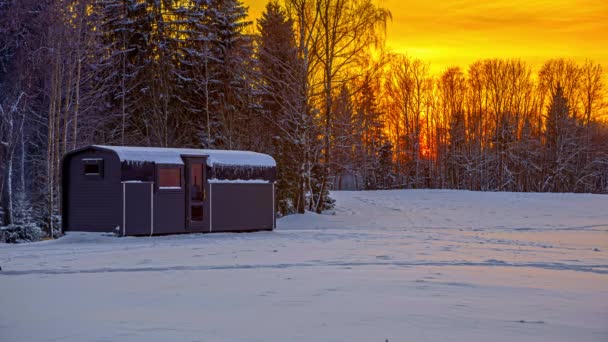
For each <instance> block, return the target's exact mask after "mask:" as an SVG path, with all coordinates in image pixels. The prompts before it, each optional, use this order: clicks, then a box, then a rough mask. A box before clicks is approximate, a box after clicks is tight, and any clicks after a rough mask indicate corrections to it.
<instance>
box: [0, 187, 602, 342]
mask: <svg viewBox="0 0 608 342" xmlns="http://www.w3.org/2000/svg"><path fill="white" fill-rule="evenodd" d="M332 195H333V196H334V197H335V198H336V200H337V208H336V210H335V215H315V214H306V215H296V216H290V217H286V218H283V219H281V220H279V221H278V229H277V230H276V231H275V232H262V233H252V234H207V235H182V236H166V237H153V238H115V237H111V236H104V235H96V234H84V233H73V234H69V235H68V236H66V237H63V238H61V239H58V240H56V241H49V242H42V243H36V244H24V245H17V246H13V245H10V246H9V245H1V246H0V266H2V269H3V271H2V272H0V341H3V342H4V341H6V342H8V341H126V340H128V341H370V342H371V341H379V342H384V341H385V340H387V339H388V340H389V341H391V342H392V341H467V342H468V341H509V342H512V341H517V342H521V341H552V342H553V341H577V342H583V341H603V342H606V341H608V196H600V195H574V194H519V193H515V194H513V193H478V192H462V191H429V190H420V191H378V192H336V193H333V194H332Z"/></svg>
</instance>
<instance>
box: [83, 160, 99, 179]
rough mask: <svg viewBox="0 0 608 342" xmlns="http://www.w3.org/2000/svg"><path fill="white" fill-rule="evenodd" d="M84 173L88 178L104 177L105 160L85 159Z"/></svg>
mask: <svg viewBox="0 0 608 342" xmlns="http://www.w3.org/2000/svg"><path fill="white" fill-rule="evenodd" d="M82 164H83V166H84V167H83V173H84V175H85V176H87V177H102V176H103V159H100V158H85V159H83V160H82Z"/></svg>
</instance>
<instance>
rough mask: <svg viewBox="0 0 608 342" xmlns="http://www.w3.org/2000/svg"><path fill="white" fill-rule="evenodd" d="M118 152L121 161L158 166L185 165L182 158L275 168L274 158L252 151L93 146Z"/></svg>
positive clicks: (210, 163) (214, 163) (217, 163)
mask: <svg viewBox="0 0 608 342" xmlns="http://www.w3.org/2000/svg"><path fill="white" fill-rule="evenodd" d="M93 146H94V147H98V148H101V149H106V150H111V151H114V152H116V154H117V155H118V158H119V159H120V161H133V162H150V163H156V164H183V163H184V161H183V160H182V156H200V157H207V165H208V166H214V165H230V166H253V167H274V166H276V162H275V160H274V158H272V157H271V156H269V155H267V154H262V153H257V152H250V151H228V150H204V149H196V148H164V147H135V146H107V145H93Z"/></svg>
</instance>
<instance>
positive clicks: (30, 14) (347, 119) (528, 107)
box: [0, 0, 608, 239]
mask: <svg viewBox="0 0 608 342" xmlns="http://www.w3.org/2000/svg"><path fill="white" fill-rule="evenodd" d="M391 20H392V17H391V12H390V9H387V8H382V7H381V6H379V5H378V4H377V2H375V1H372V0H280V1H271V2H269V3H268V4H267V6H266V8H265V11H264V12H263V14H262V16H261V18H260V19H258V20H256V21H255V22H253V21H251V20H250V19H249V16H248V9H247V7H246V6H245V5H244V4H243V3H242V2H241V1H239V0H0V199H1V201H0V226H4V228H2V229H3V231H4V232H5V233H4V235H5V236H9V235H10V236H12V237H15V236H17V237H19V238H22V239H37V238H40V237H42V236H45V235H46V236H57V235H59V234H60V231H61V229H60V226H61V222H60V215H59V214H60V212H61V201H60V199H61V159H62V156H63V155H64V154H65V153H66V152H67V151H70V150H72V149H76V148H79V147H82V146H86V145H90V144H109V145H134V146H163V147H193V148H208V149H236V150H252V151H258V152H263V153H268V154H270V155H272V156H273V157H274V158H275V159H276V161H277V165H278V179H277V202H276V205H277V212H278V214H279V215H281V216H283V215H289V214H293V213H303V212H305V211H307V210H308V211H315V212H318V213H320V212H322V211H323V210H326V209H329V208H331V206H332V203H333V200H332V199H331V198H330V195H329V192H330V191H331V190H340V189H350V190H375V189H410V188H411V189H416V188H439V189H467V190H482V191H520V192H585V193H608V102H607V100H608V96H607V94H606V91H607V88H606V75H605V73H604V71H603V68H602V65H600V64H598V63H595V62H594V61H591V60H587V61H584V62H580V61H574V60H570V59H564V58H560V56H556V57H555V59H551V60H547V61H546V62H545V63H544V64H542V65H540V66H532V65H530V64H529V63H527V62H526V61H523V60H518V59H483V60H479V61H477V62H475V63H473V64H471V65H468V66H466V67H462V66H454V67H449V68H446V69H445V70H443V71H442V72H440V73H433V72H431V68H430V65H429V63H427V62H425V61H424V60H421V59H418V58H416V57H414V56H409V55H403V54H398V53H394V52H391V51H390V50H389V49H388V48H387V47H386V44H385V38H386V27H387V25H390V23H391ZM581 54H583V55H584V51H583V52H581Z"/></svg>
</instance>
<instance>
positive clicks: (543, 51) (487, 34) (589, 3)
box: [243, 0, 608, 72]
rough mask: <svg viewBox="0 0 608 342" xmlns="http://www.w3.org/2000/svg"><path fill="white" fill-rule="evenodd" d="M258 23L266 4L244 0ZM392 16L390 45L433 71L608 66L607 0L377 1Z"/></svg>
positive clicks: (388, 40)
mask: <svg viewBox="0 0 608 342" xmlns="http://www.w3.org/2000/svg"><path fill="white" fill-rule="evenodd" d="M243 1H244V3H245V5H247V6H249V9H250V15H251V16H252V17H253V18H258V17H259V15H260V13H261V12H262V11H263V9H264V6H265V5H266V2H267V0H243ZM378 2H379V3H380V5H381V6H383V7H385V8H388V9H389V10H390V11H391V12H392V14H393V21H392V23H389V25H388V37H387V45H388V46H389V47H390V48H391V49H392V50H393V51H396V52H401V53H407V54H408V55H410V56H412V57H417V58H420V59H422V60H424V61H427V62H430V63H431V68H432V70H433V71H436V72H437V71H442V70H444V69H445V68H447V67H449V66H453V65H458V66H462V67H466V66H467V65H468V64H470V63H472V62H473V61H475V60H477V59H482V58H521V59H523V60H525V61H528V62H530V63H531V65H532V66H533V67H538V66H539V65H540V64H541V63H542V62H543V61H545V60H547V59H549V58H554V57H566V58H573V59H575V60H577V61H583V60H584V59H585V58H590V59H592V60H593V61H595V62H596V63H601V64H602V65H603V66H604V67H605V68H606V67H608V0H574V1H567V0H551V1H536V0H528V1H527V0H499V1H482V0H459V1H439V0H423V1H412V0H378Z"/></svg>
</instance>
